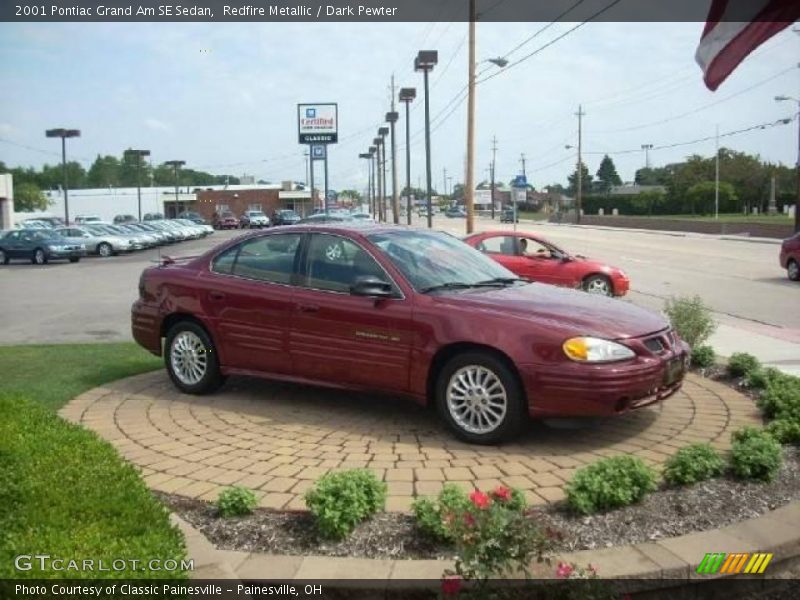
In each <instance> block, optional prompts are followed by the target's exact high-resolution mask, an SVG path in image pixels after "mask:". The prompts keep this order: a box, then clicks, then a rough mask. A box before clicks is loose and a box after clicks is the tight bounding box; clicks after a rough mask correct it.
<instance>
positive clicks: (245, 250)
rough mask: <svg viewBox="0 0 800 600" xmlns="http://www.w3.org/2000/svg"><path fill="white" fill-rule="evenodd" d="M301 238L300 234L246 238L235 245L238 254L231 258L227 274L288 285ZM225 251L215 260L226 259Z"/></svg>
mask: <svg viewBox="0 0 800 600" xmlns="http://www.w3.org/2000/svg"><path fill="white" fill-rule="evenodd" d="M300 238H301V234H299V233H292V234H284V235H265V236H262V237H257V238H254V239H251V240H247V241H246V242H243V243H242V244H240V245H239V246H237V248H238V253H237V254H236V255H235V257H234V258H233V260H232V263H231V265H230V268H231V271H230V273H232V274H233V275H238V276H240V277H246V278H247V279H255V280H258V281H269V282H271V283H285V284H289V283H291V282H292V275H293V273H294V259H295V254H296V253H297V248H298V246H299V245H300ZM228 252H230V250H229V251H228ZM225 254H226V253H223V254H221V255H220V256H219V257H217V260H218V261H219V260H220V259H224V261H227V260H229V259H228V257H225ZM215 265H216V261H215ZM220 267H223V265H220ZM215 270H216V269H215Z"/></svg>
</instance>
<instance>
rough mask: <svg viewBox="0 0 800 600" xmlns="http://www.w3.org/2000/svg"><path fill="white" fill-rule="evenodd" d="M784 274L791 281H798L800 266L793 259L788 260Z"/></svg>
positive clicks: (799, 279)
mask: <svg viewBox="0 0 800 600" xmlns="http://www.w3.org/2000/svg"><path fill="white" fill-rule="evenodd" d="M786 274H787V275H788V276H789V279H791V280H792V281H800V264H797V261H796V260H794V259H792V260H790V261H789V264H787V265H786Z"/></svg>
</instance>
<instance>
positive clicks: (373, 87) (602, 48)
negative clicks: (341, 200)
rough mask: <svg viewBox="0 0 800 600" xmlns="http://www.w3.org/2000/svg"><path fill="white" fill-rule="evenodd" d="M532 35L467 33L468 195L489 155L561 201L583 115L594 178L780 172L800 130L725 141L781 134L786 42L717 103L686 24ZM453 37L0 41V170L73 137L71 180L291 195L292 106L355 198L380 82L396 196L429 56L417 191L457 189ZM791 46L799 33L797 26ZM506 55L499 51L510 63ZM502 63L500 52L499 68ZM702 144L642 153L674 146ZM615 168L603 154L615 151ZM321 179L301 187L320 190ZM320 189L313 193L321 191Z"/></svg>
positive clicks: (159, 26)
mask: <svg viewBox="0 0 800 600" xmlns="http://www.w3.org/2000/svg"><path fill="white" fill-rule="evenodd" d="M544 25H546V24H543V23H478V25H477V50H476V57H477V60H478V62H479V65H478V73H479V81H480V80H481V79H483V78H484V77H487V76H492V75H493V76H492V78H491V79H488V80H486V81H483V82H479V85H478V86H477V91H476V98H477V99H476V175H475V178H476V182H478V181H481V180H482V179H487V178H488V166H489V164H490V162H491V160H492V139H493V137H496V139H497V155H496V160H497V163H496V164H497V168H496V178H497V179H498V180H501V181H508V180H510V179H511V178H513V177H514V176H515V175H517V174H518V173H520V172H521V169H522V166H521V163H520V156H521V154H522V153H524V154H525V156H526V173H527V176H528V180H529V182H530V183H532V184H533V185H534V186H536V187H537V188H541V187H543V186H545V185H548V184H552V183H563V184H566V179H567V175H568V174H569V173H570V172H571V171H572V170H574V165H575V160H576V154H575V152H576V151H575V150H574V149H572V148H570V149H567V148H565V146H566V145H572V146H577V141H578V119H577V117H576V116H575V113H576V112H577V111H578V106H579V104H580V105H582V107H583V110H584V111H585V113H586V114H585V116H584V117H583V149H584V152H585V155H584V161H585V162H586V164H587V166H588V168H589V170H590V171H591V172H592V173H595V172H596V171H597V168H598V166H599V163H600V160H601V159H602V156H603V153H605V152H609V153H611V156H612V158H614V161H615V163H616V166H617V169H618V171H619V174H620V176H621V177H622V179H623V180H625V181H630V180H632V179H633V177H634V174H635V171H636V169H638V168H641V167H642V166H644V163H645V155H644V152H643V151H642V150H641V146H642V144H653V145H654V146H656V148H655V149H653V150H651V151H650V153H649V155H650V156H649V158H650V163H651V165H652V166H659V165H663V164H667V163H670V162H676V161H680V160H683V159H684V158H685V157H686V156H688V155H690V154H694V153H697V154H701V155H704V156H713V154H714V148H715V140H714V135H715V131H716V128H717V127H719V132H720V134H722V135H723V137H722V138H721V139H720V145H721V146H723V147H728V148H733V149H735V150H739V151H744V152H749V153H753V154H758V155H760V156H761V157H762V158H763V159H765V160H769V161H773V162H780V163H783V164H787V165H794V164H795V161H796V160H797V152H798V148H797V146H798V130H797V127H798V123H797V120H795V121H794V122H793V123H791V124H789V125H782V126H776V127H771V128H767V129H757V130H754V131H752V132H748V133H744V134H741V135H735V136H729V137H725V136H724V134H725V133H727V132H730V131H735V130H739V129H744V128H748V127H751V126H754V125H760V124H764V123H772V122H774V121H776V120H778V119H781V118H785V117H791V116H792V115H793V114H796V112H797V105H796V104H792V103H789V102H775V101H774V97H775V96H777V95H789V96H794V97H795V98H800V68H798V61H799V60H800V34H798V33H796V32H793V31H792V30H791V29H786V30H784V31H783V32H782V33H780V34H778V35H777V36H775V37H774V38H773V39H771V40H770V41H769V42H767V43H766V44H765V45H764V46H762V47H761V48H760V49H759V50H757V51H756V52H755V53H754V54H753V55H751V56H750V57H748V58H747V59H746V60H745V62H744V63H743V64H742V65H740V67H739V68H738V69H737V70H736V71H735V72H734V73H733V74H732V75H731V77H729V79H728V80H727V81H726V82H725V83H723V84H722V86H721V87H720V88H719V89H718V90H717V91H716V92H710V91H708V90H707V89H706V88H705V86H704V85H703V82H702V73H701V71H700V69H699V67H698V66H697V65H696V63H695V61H694V53H695V50H696V47H697V42H698V39H699V37H700V34H701V31H702V27H703V24H702V23H587V24H585V25H583V26H582V27H579V28H578V29H576V30H575V31H573V32H572V33H569V34H568V35H566V37H564V38H563V39H561V40H559V41H557V42H555V43H554V44H552V45H551V46H549V47H547V48H544V49H543V50H541V51H540V52H538V53H537V54H535V55H534V56H532V57H531V58H530V59H526V60H523V61H521V62H520V63H519V64H517V65H515V66H510V67H506V68H505V69H502V70H501V69H499V68H498V67H496V66H494V65H492V64H490V63H488V62H486V61H487V59H490V58H494V57H498V56H504V57H507V58H508V59H509V60H510V61H511V63H512V65H513V63H514V61H516V60H519V59H522V58H524V57H525V56H526V55H528V54H530V53H532V52H534V51H535V50H537V48H539V47H541V46H542V45H543V44H546V43H547V42H548V41H550V40H552V39H554V38H556V37H557V36H559V35H561V34H562V33H565V32H567V31H568V30H570V29H572V28H573V27H575V25H576V24H575V23H557V24H554V25H553V26H551V27H549V28H548V29H546V30H545V31H543V32H541V33H540V34H539V35H538V36H535V37H534V38H533V39H532V40H530V41H528V42H527V43H525V44H523V45H522V46H520V47H519V48H517V49H516V50H514V49H515V47H517V46H519V45H520V44H521V43H522V42H524V41H525V40H526V39H528V38H530V37H531V36H533V34H534V33H535V32H537V31H538V30H540V29H541V28H542V27H543V26H544ZM467 27H468V25H467V24H466V23H397V24H393V23H376V24H359V23H337V24H325V23H311V24H310V23H239V24H234V23H231V24H226V23H2V24H0V82H1V84H2V94H0V160H2V161H3V162H5V163H6V164H7V165H10V166H34V167H40V166H41V165H42V164H44V163H49V164H55V163H58V162H60V147H59V146H60V144H59V143H58V140H53V139H46V138H45V136H44V131H45V129H48V128H53V127H65V128H77V129H80V130H81V137H80V138H78V139H71V140H68V141H67V144H68V150H67V152H68V160H79V161H80V162H82V163H83V164H84V166H86V167H87V168H88V167H89V165H90V164H91V163H92V161H93V160H94V158H95V157H96V156H97V155H98V154H113V155H115V156H119V155H121V153H122V151H123V150H124V149H125V148H128V147H131V148H144V149H149V150H150V151H151V153H152V155H151V158H152V161H153V163H160V162H163V161H166V160H172V159H182V160H185V161H186V166H187V167H191V168H194V169H200V170H205V171H209V172H212V173H217V174H222V173H227V174H231V175H237V176H238V175H242V174H250V175H254V176H255V177H256V178H257V179H265V180H268V181H272V182H279V181H282V180H288V179H293V180H297V181H303V180H305V179H306V175H305V172H306V168H305V159H304V157H303V152H304V150H305V147H303V146H300V145H299V144H298V140H297V123H296V115H297V108H296V105H297V103H305V102H337V103H338V105H339V140H340V142H339V143H338V144H336V145H335V146H332V147H331V148H330V150H329V156H330V163H329V171H330V187H331V188H332V189H337V190H342V189H345V188H356V189H360V190H363V189H364V188H365V186H366V181H367V164H366V161H364V160H363V159H359V158H358V154H359V153H361V152H365V151H366V150H367V148H368V146H369V145H371V143H372V139H373V138H374V137H375V136H376V135H377V128H378V127H379V126H380V125H383V124H384V123H382V121H383V118H384V115H385V113H386V112H387V111H388V110H390V101H391V93H390V79H391V76H392V74H394V76H395V82H396V85H397V87H398V88H399V87H401V86H402V87H416V88H417V92H418V93H417V100H416V101H415V102H414V103H413V104H412V105H411V108H412V111H411V119H410V122H411V151H412V160H411V169H412V176H411V181H412V185H414V186H416V185H417V184H418V183H420V182H421V183H422V184H423V186H424V182H425V172H424V168H425V162H424V158H425V153H424V135H423V130H422V128H423V101H422V74H421V73H416V72H414V70H413V59H414V56H415V55H416V53H417V51H418V50H420V49H436V50H438V51H439V64H438V65H437V66H436V67H435V68H434V70H433V72H432V73H431V75H430V84H431V87H430V106H431V108H430V110H431V116H432V118H433V121H432V140H431V153H432V171H433V173H432V177H433V187H434V188H435V189H438V190H440V191H441V190H442V188H443V186H444V184H443V179H444V173H443V171H444V169H446V170H447V176H448V177H451V178H452V180H451V181H449V182H448V186H449V187H450V188H451V189H452V185H454V184H455V183H458V182H461V181H463V179H464V168H465V156H466V130H467V128H466V123H467V116H466V108H467V103H466V101H463V102H460V101H459V99H460V98H461V97H462V96H463V95H464V94H463V93H462V91H463V90H464V89H465V86H466V81H467V43H466V39H467ZM795 28H797V25H796V26H795ZM512 50H514V51H513V52H511V51H512ZM509 52H510V54H509ZM402 108H403V107H402V106H399V107H398V110H400V112H401V119H400V121H399V123H398V130H397V133H398V142H397V144H398V167H399V169H398V177H399V179H400V181H401V182H402V181H404V178H405V149H404V135H405V120H404V112H403V111H402ZM702 138H710V139H709V140H706V141H704V142H701V143H695V144H689V145H682V146H677V147H673V148H665V149H658V148H657V147H658V146H665V145H670V144H675V143H681V142H689V141H693V140H698V139H702ZM620 151H626V152H624V153H620V154H615V152H620ZM321 170H322V166H321V164H320V165H319V166H318V167H317V169H316V171H317V173H318V174H321ZM317 181H318V182H319V181H320V178H319V175H317Z"/></svg>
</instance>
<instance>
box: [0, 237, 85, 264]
mask: <svg viewBox="0 0 800 600" xmlns="http://www.w3.org/2000/svg"><path fill="white" fill-rule="evenodd" d="M83 256H86V245H85V244H78V243H75V242H73V241H70V240H67V239H66V238H64V237H62V236H61V235H59V234H57V233H56V232H55V231H53V230H52V229H16V230H14V231H9V232H8V233H7V234H6V235H5V236H3V237H2V238H0V264H4V265H7V264H8V263H9V261H10V260H11V259H23V260H29V261H31V262H32V263H33V264H35V265H44V264H47V263H48V262H49V261H51V260H56V259H67V260H69V262H71V263H76V262H78V261H79V260H80V259H81V257H83Z"/></svg>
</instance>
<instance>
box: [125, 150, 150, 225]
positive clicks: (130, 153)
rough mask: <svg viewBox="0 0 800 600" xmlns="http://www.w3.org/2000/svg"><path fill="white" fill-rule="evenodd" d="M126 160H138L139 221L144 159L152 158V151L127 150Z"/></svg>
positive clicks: (137, 192) (137, 194) (137, 195)
mask: <svg viewBox="0 0 800 600" xmlns="http://www.w3.org/2000/svg"><path fill="white" fill-rule="evenodd" d="M124 156H125V159H126V160H127V159H128V158H131V157H134V158H136V197H137V199H138V201H139V220H140V221H141V220H142V182H141V176H140V174H141V172H142V158H144V157H145V156H150V150H131V149H128V150H125V152H124Z"/></svg>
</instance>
